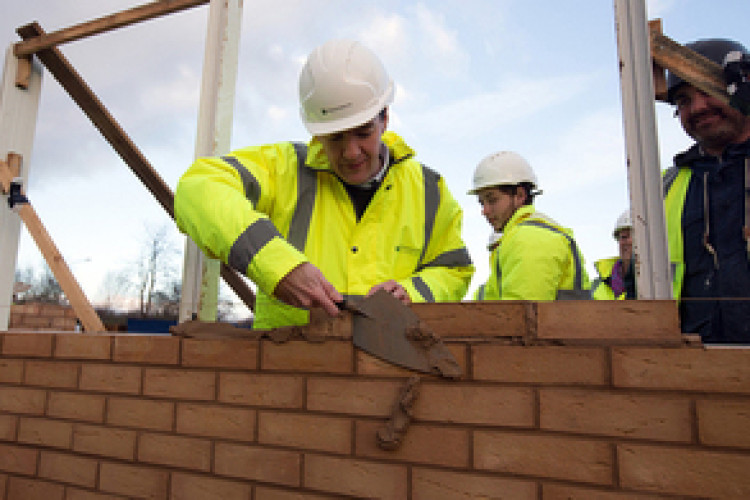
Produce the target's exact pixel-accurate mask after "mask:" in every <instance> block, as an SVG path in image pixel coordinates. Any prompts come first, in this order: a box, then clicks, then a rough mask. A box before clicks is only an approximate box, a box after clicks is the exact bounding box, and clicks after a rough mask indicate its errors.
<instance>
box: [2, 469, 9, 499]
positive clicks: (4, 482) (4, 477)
mask: <svg viewBox="0 0 750 500" xmlns="http://www.w3.org/2000/svg"><path fill="white" fill-rule="evenodd" d="M7 484H8V476H6V475H5V474H0V500H6V498H7V497H6V496H5V485H7Z"/></svg>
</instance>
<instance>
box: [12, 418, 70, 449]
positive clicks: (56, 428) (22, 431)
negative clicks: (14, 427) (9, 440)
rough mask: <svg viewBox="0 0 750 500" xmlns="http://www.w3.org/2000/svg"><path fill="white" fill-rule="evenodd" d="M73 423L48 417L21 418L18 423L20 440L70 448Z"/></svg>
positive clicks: (20, 441)
mask: <svg viewBox="0 0 750 500" xmlns="http://www.w3.org/2000/svg"><path fill="white" fill-rule="evenodd" d="M72 436H73V424H72V423H71V422H63V421H61V420H50V419H47V418H26V417H23V418H21V420H20V422H19V423H18V442H19V443H27V444H36V445H41V446H50V447H53V448H70V444H71V437H72Z"/></svg>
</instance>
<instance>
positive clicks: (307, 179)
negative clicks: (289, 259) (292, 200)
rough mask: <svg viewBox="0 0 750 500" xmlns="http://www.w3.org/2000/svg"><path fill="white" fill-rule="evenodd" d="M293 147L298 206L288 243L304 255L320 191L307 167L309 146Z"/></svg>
mask: <svg viewBox="0 0 750 500" xmlns="http://www.w3.org/2000/svg"><path fill="white" fill-rule="evenodd" d="M293 145H294V151H295V153H296V154H297V204H296V206H295V208H294V214H292V222H291V223H290V224H289V236H288V237H287V241H288V242H289V243H290V244H291V245H292V246H293V247H294V248H296V249H297V250H299V251H300V252H303V253H304V251H305V243H306V242H307V233H308V232H309V231H310V221H311V220H312V214H313V207H314V206H315V196H316V195H317V191H318V177H317V175H316V173H315V171H314V170H313V169H311V168H308V167H306V166H305V159H306V158H307V145H305V144H302V143H298V142H295V143H293Z"/></svg>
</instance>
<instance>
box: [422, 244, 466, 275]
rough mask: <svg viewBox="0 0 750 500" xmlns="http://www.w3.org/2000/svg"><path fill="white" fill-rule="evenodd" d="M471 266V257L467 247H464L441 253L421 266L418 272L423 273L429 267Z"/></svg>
mask: <svg viewBox="0 0 750 500" xmlns="http://www.w3.org/2000/svg"><path fill="white" fill-rule="evenodd" d="M470 265H471V257H470V256H469V251H468V250H466V247H463V248H457V249H455V250H449V251H447V252H443V253H441V254H440V255H438V256H437V257H435V258H434V259H432V261H430V262H428V263H427V264H424V265H421V266H419V267H418V268H417V271H421V270H422V269H425V268H427V267H464V266H470Z"/></svg>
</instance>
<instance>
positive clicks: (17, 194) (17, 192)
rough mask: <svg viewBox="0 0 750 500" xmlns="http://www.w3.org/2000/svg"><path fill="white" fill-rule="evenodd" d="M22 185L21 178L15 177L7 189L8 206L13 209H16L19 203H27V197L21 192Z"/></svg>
mask: <svg viewBox="0 0 750 500" xmlns="http://www.w3.org/2000/svg"><path fill="white" fill-rule="evenodd" d="M22 186H23V179H21V178H20V177H15V178H14V179H13V180H12V181H11V182H10V186H9V189H8V207H10V209H11V210H13V211H18V208H19V205H28V203H29V199H28V198H26V195H25V194H23V191H22V190H21V188H22Z"/></svg>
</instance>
